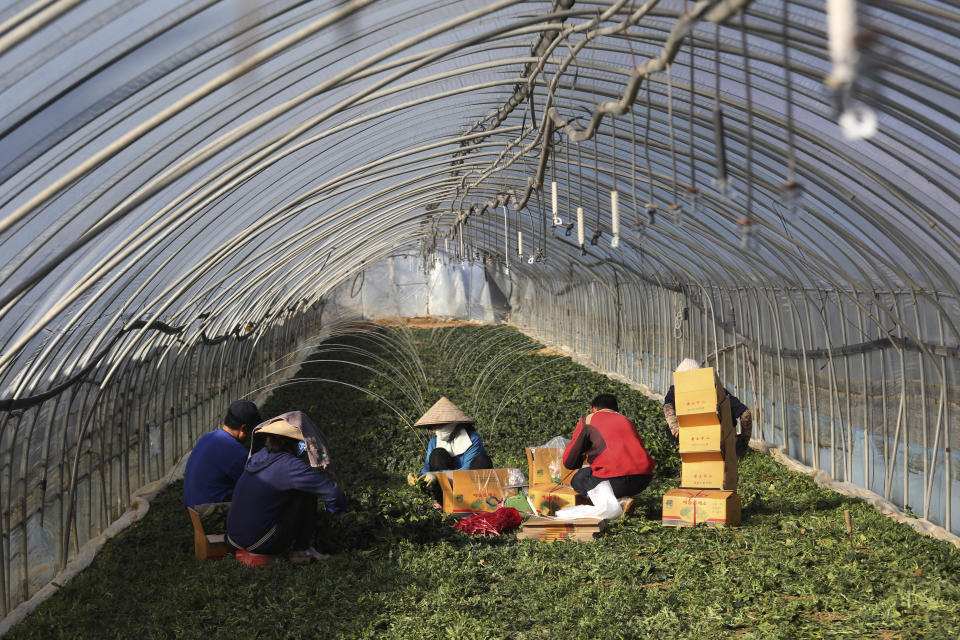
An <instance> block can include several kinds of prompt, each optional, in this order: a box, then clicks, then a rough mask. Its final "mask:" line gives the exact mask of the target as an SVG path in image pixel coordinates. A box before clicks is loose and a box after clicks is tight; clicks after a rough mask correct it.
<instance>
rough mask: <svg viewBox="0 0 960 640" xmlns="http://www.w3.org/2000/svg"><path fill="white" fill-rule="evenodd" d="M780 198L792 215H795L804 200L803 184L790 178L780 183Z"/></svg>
mask: <svg viewBox="0 0 960 640" xmlns="http://www.w3.org/2000/svg"><path fill="white" fill-rule="evenodd" d="M780 198H781V199H782V200H783V205H784V206H785V207H786V208H787V211H788V212H790V214H791V215H795V214H796V213H797V211H798V210H799V209H800V205H801V203H802V201H803V185H802V184H800V183H799V182H797V181H796V180H788V181H787V182H784V183H783V184H782V185H780Z"/></svg>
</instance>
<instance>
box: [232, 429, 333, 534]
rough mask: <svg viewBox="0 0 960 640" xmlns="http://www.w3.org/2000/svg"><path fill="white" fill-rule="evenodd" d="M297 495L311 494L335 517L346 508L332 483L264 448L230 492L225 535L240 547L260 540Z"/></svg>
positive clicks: (285, 455)
mask: <svg viewBox="0 0 960 640" xmlns="http://www.w3.org/2000/svg"><path fill="white" fill-rule="evenodd" d="M297 491H303V492H306V493H314V494H316V495H317V496H318V497H319V498H321V499H322V500H323V501H324V502H325V503H326V505H327V511H330V512H331V513H338V512H340V511H343V510H344V509H345V508H346V506H347V497H346V496H345V495H344V494H343V491H341V490H340V487H338V486H337V485H336V483H335V482H333V481H332V480H330V479H329V478H328V477H327V476H326V475H324V474H322V473H318V472H316V471H314V470H313V469H311V468H310V465H309V464H307V463H306V462H305V461H303V460H301V459H300V458H298V457H296V456H294V455H293V454H290V453H287V452H285V451H277V452H275V453H270V452H269V451H267V449H266V448H263V449H261V450H260V451H258V452H256V453H255V454H253V455H252V456H251V457H250V459H249V460H247V464H246V466H245V467H244V469H243V475H241V476H240V480H238V481H237V486H236V488H234V490H233V503H232V504H231V506H230V513H229V514H228V515H227V535H228V536H230V539H231V540H232V541H234V543H235V544H237V545H239V546H241V547H245V548H246V547H248V546H250V545H253V544H254V543H256V542H257V541H258V540H261V539H262V538H263V537H264V535H265V534H266V533H268V532H269V531H270V529H271V528H272V527H273V526H274V525H275V524H277V523H278V522H279V521H280V515H281V513H282V512H283V508H284V507H285V506H286V505H287V503H288V502H290V500H292V499H293V497H294V495H295V494H296V492H297Z"/></svg>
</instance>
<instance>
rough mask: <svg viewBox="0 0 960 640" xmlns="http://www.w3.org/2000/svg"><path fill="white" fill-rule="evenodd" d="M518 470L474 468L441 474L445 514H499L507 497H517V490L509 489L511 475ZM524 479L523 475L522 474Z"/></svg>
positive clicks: (440, 483)
mask: <svg viewBox="0 0 960 640" xmlns="http://www.w3.org/2000/svg"><path fill="white" fill-rule="evenodd" d="M518 473H520V470H519V469H475V470H470V471H441V472H439V473H437V483H438V484H439V485H440V490H441V491H442V492H443V510H444V512H446V513H454V514H468V513H476V512H480V511H496V510H497V507H499V506H500V503H502V502H503V500H504V499H505V498H508V497H510V496H515V495H517V492H518V490H519V489H518V488H517V487H508V486H507V485H508V484H509V482H510V477H511V475H513V476H516V474H518ZM520 475H521V477H522V474H520Z"/></svg>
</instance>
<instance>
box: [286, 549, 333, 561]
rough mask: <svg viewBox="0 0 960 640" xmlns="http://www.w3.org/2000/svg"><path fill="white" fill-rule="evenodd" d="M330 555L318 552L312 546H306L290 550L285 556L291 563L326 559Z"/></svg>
mask: <svg viewBox="0 0 960 640" xmlns="http://www.w3.org/2000/svg"><path fill="white" fill-rule="evenodd" d="M329 557H330V556H329V555H327V554H326V553H320V552H319V551H317V550H316V549H314V548H313V547H308V548H307V549H297V550H295V551H291V552H290V553H289V554H288V555H287V558H288V559H289V560H290V562H291V563H293V564H310V563H311V562H313V561H314V560H326V559H327V558H329Z"/></svg>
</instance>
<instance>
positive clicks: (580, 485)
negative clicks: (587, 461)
mask: <svg viewBox="0 0 960 640" xmlns="http://www.w3.org/2000/svg"><path fill="white" fill-rule="evenodd" d="M651 477H652V476H651V475H650V474H645V475H635V476H617V477H615V478H598V477H596V476H595V475H593V469H591V468H590V467H583V468H582V469H580V471H577V472H576V473H575V474H573V479H571V480H570V485H571V486H572V487H573V489H574V491H576V492H577V493H579V494H580V495H582V496H585V495H587V493H588V492H590V491H591V490H592V489H593V488H594V487H596V486H597V485H598V484H600V483H601V482H603V481H604V480H609V481H610V488H611V489H613V495H615V496H617V497H618V498H622V497H624V496H635V495H637V494H638V493H640V492H641V491H643V490H644V489H646V488H647V485H648V484H650V478H651Z"/></svg>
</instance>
